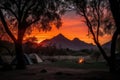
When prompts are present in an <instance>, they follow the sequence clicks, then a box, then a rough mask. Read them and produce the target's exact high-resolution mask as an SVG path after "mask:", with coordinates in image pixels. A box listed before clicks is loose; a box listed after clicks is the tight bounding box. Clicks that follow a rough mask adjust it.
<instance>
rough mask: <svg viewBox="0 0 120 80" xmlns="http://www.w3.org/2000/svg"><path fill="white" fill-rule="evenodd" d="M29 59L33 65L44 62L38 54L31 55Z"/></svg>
mask: <svg viewBox="0 0 120 80" xmlns="http://www.w3.org/2000/svg"><path fill="white" fill-rule="evenodd" d="M29 57H30V58H31V60H32V61H33V63H41V62H43V60H42V59H41V58H40V57H39V56H38V55H37V54H36V53H31V54H30V55H29Z"/></svg>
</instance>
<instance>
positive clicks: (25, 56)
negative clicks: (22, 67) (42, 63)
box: [11, 54, 33, 65]
mask: <svg viewBox="0 0 120 80" xmlns="http://www.w3.org/2000/svg"><path fill="white" fill-rule="evenodd" d="M24 60H25V64H27V65H30V64H33V62H32V60H31V59H30V57H29V56H28V55H27V54H24ZM11 64H13V65H14V64H17V60H16V57H15V58H14V59H13V60H12V62H11Z"/></svg>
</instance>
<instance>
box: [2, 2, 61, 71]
mask: <svg viewBox="0 0 120 80" xmlns="http://www.w3.org/2000/svg"><path fill="white" fill-rule="evenodd" d="M59 4H60V1H59V0H4V1H3V0H0V19H1V22H2V24H3V27H4V29H5V31H6V33H7V34H8V35H9V36H10V38H11V39H12V40H13V42H14V44H15V51H16V59H17V65H16V68H17V69H25V68H26V65H25V61H24V53H23V49H22V41H23V38H24V35H25V32H26V30H27V29H28V28H30V27H31V26H32V25H33V24H34V26H35V27H38V28H39V29H41V30H43V31H49V30H50V29H51V26H52V25H55V26H56V27H57V28H59V27H60V26H61V18H60V16H59V14H58V13H59V12H60V8H59V6H60V5H59ZM58 8H59V10H58ZM10 27H14V28H15V29H17V30H16V34H14V33H13V32H14V31H11V29H10Z"/></svg>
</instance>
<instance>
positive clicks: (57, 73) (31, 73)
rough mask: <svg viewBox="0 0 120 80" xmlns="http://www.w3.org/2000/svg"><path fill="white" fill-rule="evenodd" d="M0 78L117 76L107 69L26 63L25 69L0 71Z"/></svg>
mask: <svg viewBox="0 0 120 80" xmlns="http://www.w3.org/2000/svg"><path fill="white" fill-rule="evenodd" d="M0 80H117V77H113V76H112V74H110V73H109V71H108V70H107V69H91V68H90V69H78V68H77V69H74V68H65V67H59V66H48V65H41V64H34V65H28V66H27V69H26V70H10V71H0ZM118 80H119V79H118Z"/></svg>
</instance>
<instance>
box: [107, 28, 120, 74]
mask: <svg viewBox="0 0 120 80" xmlns="http://www.w3.org/2000/svg"><path fill="white" fill-rule="evenodd" d="M118 35H119V31H118V29H117V30H116V31H115V32H114V34H113V37H112V42H111V56H110V63H109V65H110V72H111V73H118V70H117V68H118V67H119V66H117V61H116V54H115V51H116V41H117V37H118Z"/></svg>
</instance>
